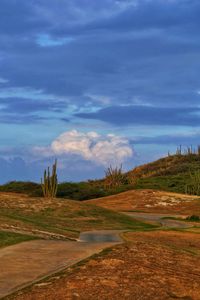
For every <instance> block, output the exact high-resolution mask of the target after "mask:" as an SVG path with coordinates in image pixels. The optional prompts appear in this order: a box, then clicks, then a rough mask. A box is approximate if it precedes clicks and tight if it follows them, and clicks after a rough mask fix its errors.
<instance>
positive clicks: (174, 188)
mask: <svg viewBox="0 0 200 300" xmlns="http://www.w3.org/2000/svg"><path fill="white" fill-rule="evenodd" d="M199 170H200V155H198V154H190V155H171V156H167V157H164V158H161V159H159V160H157V161H155V162H152V163H149V164H145V165H142V166H139V167H137V168H135V169H133V170H131V171H130V172H128V173H127V175H128V176H130V177H132V178H135V179H136V184H135V188H137V189H143V188H149V189H158V190H165V191H171V192H177V193H185V188H186V184H187V183H189V182H190V180H191V179H190V176H191V174H194V173H195V172H197V171H199Z"/></svg>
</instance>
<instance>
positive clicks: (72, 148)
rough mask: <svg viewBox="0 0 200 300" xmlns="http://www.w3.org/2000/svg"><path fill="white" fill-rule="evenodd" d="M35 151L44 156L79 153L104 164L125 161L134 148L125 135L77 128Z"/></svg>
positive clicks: (85, 158)
mask: <svg viewBox="0 0 200 300" xmlns="http://www.w3.org/2000/svg"><path fill="white" fill-rule="evenodd" d="M34 152H35V153H38V154H39V153H40V155H42V156H49V155H50V154H51V155H55V156H57V157H59V156H63V155H78V156H80V157H81V158H83V159H84V160H88V161H92V162H95V163H96V164H99V165H104V166H107V165H108V164H115V165H117V164H120V163H123V162H124V161H125V160H127V159H128V158H130V157H132V155H133V149H132V148H131V146H130V144H129V141H128V139H126V138H124V137H120V136H116V135H114V134H107V135H100V134H98V133H96V132H87V133H84V132H79V131H77V130H72V131H67V132H64V133H63V134H61V135H60V136H59V137H58V138H56V139H55V140H54V141H53V142H52V143H51V145H50V146H49V147H35V148H34Z"/></svg>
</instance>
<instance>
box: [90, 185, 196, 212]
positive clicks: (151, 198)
mask: <svg viewBox="0 0 200 300" xmlns="http://www.w3.org/2000/svg"><path fill="white" fill-rule="evenodd" d="M86 202H87V203H91V204H95V205H98V206H101V207H104V208H109V209H112V210H117V211H134V210H135V211H137V210H138V211H143V212H152V213H153V212H155V213H166V214H169V213H171V214H184V215H185V214H186V215H189V214H194V213H195V214H200V198H199V197H197V196H189V195H183V194H176V193H169V192H162V191H155V190H132V191H128V192H124V193H121V194H118V195H113V196H108V197H104V198H100V199H94V200H87V201H86Z"/></svg>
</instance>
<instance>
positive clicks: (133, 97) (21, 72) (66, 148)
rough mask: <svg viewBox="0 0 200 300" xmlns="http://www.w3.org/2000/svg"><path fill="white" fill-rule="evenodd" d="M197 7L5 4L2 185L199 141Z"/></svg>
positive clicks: (164, 2)
mask: <svg viewBox="0 0 200 300" xmlns="http://www.w3.org/2000/svg"><path fill="white" fill-rule="evenodd" d="M199 15H200V1H199V0H101V1H99V0H59V1H56V0H29V1H27V0H1V1H0V169H1V171H0V183H4V182H8V181H10V180H32V181H39V180H40V177H41V175H42V172H43V170H44V168H45V167H47V166H48V165H49V164H52V163H53V162H54V159H55V158H57V159H58V167H59V169H58V174H59V180H60V181H80V180H87V179H91V178H100V177H102V176H103V175H104V170H105V168H107V166H109V165H113V166H118V165H120V164H121V163H122V164H123V168H124V170H128V169H132V168H133V167H134V166H137V165H140V164H143V163H145V162H148V161H153V160H155V159H157V158H159V157H163V156H165V155H166V154H167V152H168V151H170V152H171V153H173V152H174V151H175V149H176V147H177V146H178V145H180V144H182V145H183V147H184V146H185V147H186V146H190V145H193V146H195V145H198V143H199V141H200V105H199V103H200V35H199V29H200V18H199Z"/></svg>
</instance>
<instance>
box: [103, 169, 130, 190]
mask: <svg viewBox="0 0 200 300" xmlns="http://www.w3.org/2000/svg"><path fill="white" fill-rule="evenodd" d="M125 181H126V177H125V175H124V174H123V172H122V165H121V166H120V167H116V168H113V167H112V166H110V167H108V168H107V170H105V179H104V185H105V188H109V189H112V188H117V187H119V186H121V185H123V184H125Z"/></svg>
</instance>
